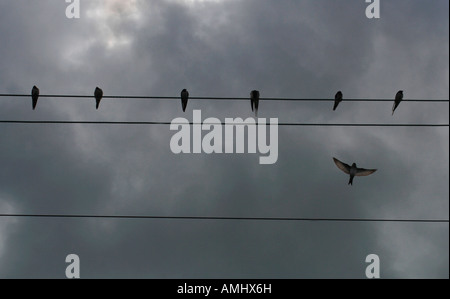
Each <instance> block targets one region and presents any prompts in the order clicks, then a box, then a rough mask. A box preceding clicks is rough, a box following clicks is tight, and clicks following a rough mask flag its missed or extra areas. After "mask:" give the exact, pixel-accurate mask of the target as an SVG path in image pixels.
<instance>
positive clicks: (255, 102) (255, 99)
mask: <svg viewBox="0 0 450 299" xmlns="http://www.w3.org/2000/svg"><path fill="white" fill-rule="evenodd" d="M250 103H251V105H252V111H255V116H258V106H259V91H257V90H252V91H251V92H250Z"/></svg>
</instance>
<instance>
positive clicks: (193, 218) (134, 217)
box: [0, 214, 449, 223]
mask: <svg viewBox="0 0 450 299" xmlns="http://www.w3.org/2000/svg"><path fill="white" fill-rule="evenodd" d="M0 217H30V218H104V219H165V220H249V221H314V222H407V223H449V220H448V219H383V218H291V217H225V216H148V215H82V214H73V215H68V214H0Z"/></svg>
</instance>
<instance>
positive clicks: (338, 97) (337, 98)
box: [333, 90, 342, 111]
mask: <svg viewBox="0 0 450 299" xmlns="http://www.w3.org/2000/svg"><path fill="white" fill-rule="evenodd" d="M340 102H342V91H340V90H339V91H338V92H337V93H336V95H335V96H334V107H333V111H334V110H336V108H337V106H338V105H339V103H340Z"/></svg>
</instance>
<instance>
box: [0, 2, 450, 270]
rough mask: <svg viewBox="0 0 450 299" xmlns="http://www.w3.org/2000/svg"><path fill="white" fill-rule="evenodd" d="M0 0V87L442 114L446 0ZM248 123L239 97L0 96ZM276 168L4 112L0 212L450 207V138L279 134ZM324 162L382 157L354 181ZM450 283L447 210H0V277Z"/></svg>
mask: <svg viewBox="0 0 450 299" xmlns="http://www.w3.org/2000/svg"><path fill="white" fill-rule="evenodd" d="M380 2H381V18H380V19H368V18H367V17H366V14H365V10H366V7H367V3H365V1H364V0H351V1H348V0H338V1H331V0H330V1H314V0H298V1H294V0H203V1H200V0H165V1H163V0H158V1H157V0H98V1H95V0H89V1H86V0H81V10H80V14H81V15H80V19H68V18H67V17H66V15H65V11H66V7H67V5H68V4H66V3H65V1H63V0H39V1H29V0H14V1H12V0H0V62H1V63H0V93H4V94H6V93H13V94H29V93H30V92H31V88H32V86H33V85H37V86H38V87H39V89H40V92H41V94H43V95H45V94H81V95H92V96H93V93H94V89H95V87H96V86H99V87H101V88H102V89H103V91H104V94H105V95H152V96H178V95H179V94H180V91H181V89H183V88H187V89H188V90H189V92H190V95H191V96H205V97H208V96H210V97H247V96H249V93H250V91H251V90H253V89H258V90H259V91H260V93H261V97H285V98H320V99H323V98H333V97H334V94H335V93H336V91H338V90H342V92H343V93H344V99H345V98H346V97H347V98H369V99H370V98H371V99H380V98H381V99H393V98H394V96H395V93H396V92H397V91H398V90H400V89H402V90H404V94H405V101H404V102H402V103H401V104H400V106H399V107H398V109H397V110H396V112H395V114H394V116H392V115H391V109H392V103H388V102H345V100H344V101H343V102H342V103H341V104H340V105H339V107H338V109H337V110H336V111H332V107H333V103H332V102H331V101H330V102H287V101H279V102H277V101H266V102H264V101H261V102H260V105H259V106H260V107H259V108H260V110H259V115H258V116H259V117H261V118H278V120H279V122H280V123H281V122H307V123H321V122H325V123H388V124H390V123H420V124H422V123H424V124H425V123H448V122H449V110H448V108H449V107H448V103H417V102H414V103H413V102H409V103H408V102H407V100H408V99H425V100H431V99H445V100H448V97H449V83H448V82H449V13H448V11H449V1H447V0H433V1H426V3H425V1H422V0H396V1H387V0H381V1H380ZM194 109H196V110H198V109H200V110H201V111H202V117H203V119H204V118H207V117H216V118H218V119H220V120H222V121H223V120H224V119H225V118H226V117H232V118H234V117H243V118H247V117H252V116H253V115H254V114H252V112H251V108H250V101H248V102H247V101H214V100H209V101H208V100H190V101H189V103H188V107H187V110H186V112H185V113H183V112H182V109H181V103H180V100H178V99H177V100H151V101H150V100H133V99H103V100H102V102H101V104H100V108H99V110H95V100H94V98H93V97H92V98H89V99H86V98H45V97H43V98H40V99H39V102H38V105H37V108H36V110H35V111H33V110H32V109H31V98H30V97H26V98H25V97H1V98H0V120H96V121H100V120H108V121H169V122H170V121H172V120H173V119H174V118H177V117H186V118H187V119H188V120H192V112H193V110H194ZM278 132H279V141H278V143H279V154H278V161H277V162H276V163H275V164H273V165H260V164H259V162H258V161H259V159H258V157H259V154H227V155H225V154H211V155H207V154H180V155H175V154H173V153H172V151H171V150H170V146H169V144H170V139H171V137H172V136H173V134H174V131H170V130H169V126H166V125H158V126H151V125H141V126H119V125H114V126H113V125H81V124H40V125H29V124H0V213H3V214H5V213H14V214H88V215H155V216H224V217H295V218H299V217H306V218H394V219H448V217H449V183H448V181H449V166H448V165H449V131H448V127H443V128H411V127H409V128H404V127H382V128H374V127H359V128H358V127H320V128H317V127H287V126H280V127H279V130H278ZM332 157H337V158H338V159H340V160H342V161H344V162H346V163H349V164H351V163H353V162H355V163H357V164H358V166H360V167H365V168H376V169H378V171H377V172H375V173H374V174H372V175H371V176H367V177H356V178H355V180H354V184H353V186H349V185H347V183H348V175H346V174H344V173H343V172H342V171H340V170H339V169H338V168H337V167H336V166H335V165H334V163H333V160H332ZM71 253H75V254H77V255H78V256H79V257H80V260H81V277H82V278H365V269H366V266H367V265H368V264H366V263H365V258H366V256H367V255H368V254H371V253H375V254H377V255H378V256H379V257H380V260H381V277H382V278H448V277H449V225H448V223H444V224H442V223H441V224H440V223H432V224H427V223H377V222H375V223H374V222H293V221H284V222H283V221H278V222H272V221H268V222H264V221H244V220H242V221H222V220H173V219H172V220H164V219H141V220H136V219H134V220H126V219H60V218H50V219H43V218H17V217H0V278H64V277H65V269H66V266H67V265H68V264H66V263H65V258H66V256H67V255H68V254H71Z"/></svg>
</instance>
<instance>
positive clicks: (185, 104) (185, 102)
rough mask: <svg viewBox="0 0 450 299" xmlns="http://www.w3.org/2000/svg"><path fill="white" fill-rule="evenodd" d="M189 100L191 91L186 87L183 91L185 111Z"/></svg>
mask: <svg viewBox="0 0 450 299" xmlns="http://www.w3.org/2000/svg"><path fill="white" fill-rule="evenodd" d="M188 100H189V92H188V91H187V90H186V88H185V89H183V90H182V91H181V107H182V108H183V112H185V111H186V107H187V103H188Z"/></svg>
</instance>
